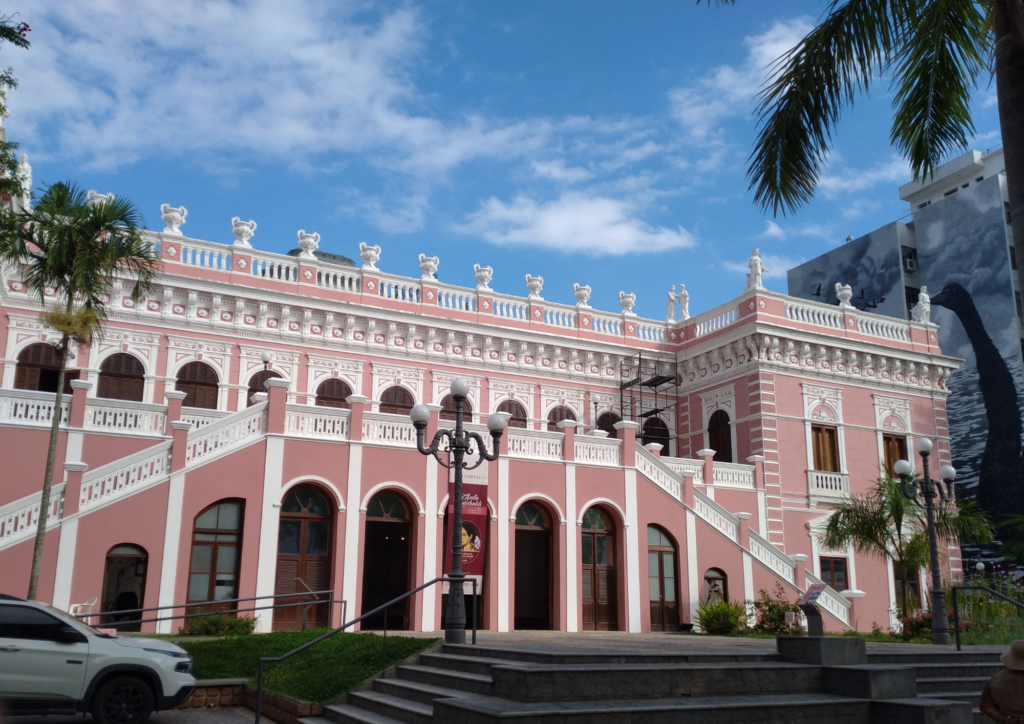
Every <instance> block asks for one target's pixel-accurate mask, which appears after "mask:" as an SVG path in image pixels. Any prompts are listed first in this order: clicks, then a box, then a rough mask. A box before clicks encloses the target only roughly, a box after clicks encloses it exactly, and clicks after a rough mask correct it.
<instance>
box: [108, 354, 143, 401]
mask: <svg viewBox="0 0 1024 724" xmlns="http://www.w3.org/2000/svg"><path fill="white" fill-rule="evenodd" d="M145 388H146V368H145V367H143V366H142V362H140V361H139V360H137V359H136V358H135V357H133V356H131V355H130V354H113V355H110V356H109V357H107V358H106V359H105V360H103V364H101V365H100V379H99V385H98V387H97V389H96V396H97V397H104V398H107V399H109V400H129V401H131V402H142V394H143V392H144V390H145Z"/></svg>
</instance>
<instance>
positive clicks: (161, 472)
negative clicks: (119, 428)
mask: <svg viewBox="0 0 1024 724" xmlns="http://www.w3.org/2000/svg"><path fill="white" fill-rule="evenodd" d="M170 473H171V443H170V441H168V442H163V443H160V444H159V445H155V446H153V447H149V448H146V449H145V450H140V451H139V452H137V453H135V454H134V455H129V456H128V457H126V458H121V459H120V460H115V461H114V462H112V463H108V464H106V465H103V466H101V467H98V468H96V469H95V470H89V471H88V472H86V473H85V474H84V475H83V476H82V490H81V495H80V497H79V503H78V507H79V510H86V509H88V508H92V507H95V506H96V505H99V504H101V503H107V502H110V501H111V500H113V499H115V498H120V497H123V496H125V495H129V494H131V493H133V492H135V491H136V490H137V489H139V488H141V487H143V486H147V485H150V484H153V483H158V482H161V481H163V480H166V479H167V478H168V476H170Z"/></svg>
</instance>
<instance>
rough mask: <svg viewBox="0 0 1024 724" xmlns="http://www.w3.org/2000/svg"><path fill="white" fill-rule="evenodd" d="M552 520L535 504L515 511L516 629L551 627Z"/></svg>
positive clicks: (526, 505)
mask: <svg viewBox="0 0 1024 724" xmlns="http://www.w3.org/2000/svg"><path fill="white" fill-rule="evenodd" d="M551 594H552V585H551V521H550V518H549V516H548V515H547V514H546V513H545V512H544V510H543V509H542V508H541V507H540V506H539V505H536V504H534V503H523V504H522V505H521V506H519V511H518V512H517V513H516V599H515V606H516V607H515V622H514V625H515V628H516V630H517V631H521V630H529V629H534V630H545V631H547V630H550V629H551V599H552V598H553V596H552V595H551Z"/></svg>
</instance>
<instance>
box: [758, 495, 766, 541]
mask: <svg viewBox="0 0 1024 724" xmlns="http://www.w3.org/2000/svg"><path fill="white" fill-rule="evenodd" d="M757 532H758V533H760V534H761V535H762V536H763V537H764V539H765V540H767V539H768V496H767V495H765V491H764V490H758V491H757Z"/></svg>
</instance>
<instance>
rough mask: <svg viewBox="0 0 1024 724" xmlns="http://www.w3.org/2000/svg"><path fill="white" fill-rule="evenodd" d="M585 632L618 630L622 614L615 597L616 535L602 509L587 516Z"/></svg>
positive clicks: (584, 570) (585, 533) (584, 542)
mask: <svg viewBox="0 0 1024 724" xmlns="http://www.w3.org/2000/svg"><path fill="white" fill-rule="evenodd" d="M580 552H581V558H582V563H583V575H582V576H581V578H580V580H581V581H582V582H583V630H584V631H615V630H616V629H617V628H618V621H619V614H618V607H617V606H616V597H615V532H614V530H613V529H612V525H611V520H610V519H609V517H608V515H606V514H605V513H604V512H603V511H602V510H600V509H599V508H591V509H590V510H588V511H587V513H586V515H584V516H583V540H582V547H581V549H580Z"/></svg>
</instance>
